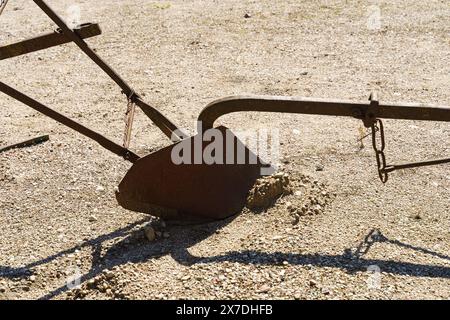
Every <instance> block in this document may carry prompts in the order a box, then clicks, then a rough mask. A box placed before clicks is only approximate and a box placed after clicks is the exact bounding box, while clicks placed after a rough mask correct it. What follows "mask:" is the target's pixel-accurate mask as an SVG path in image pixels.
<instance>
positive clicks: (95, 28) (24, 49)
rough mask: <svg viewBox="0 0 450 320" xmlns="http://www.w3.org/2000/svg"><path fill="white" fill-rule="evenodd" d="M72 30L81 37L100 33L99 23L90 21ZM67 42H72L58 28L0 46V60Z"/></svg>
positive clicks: (84, 37) (89, 36)
mask: <svg viewBox="0 0 450 320" xmlns="http://www.w3.org/2000/svg"><path fill="white" fill-rule="evenodd" d="M74 32H76V33H77V34H78V36H79V37H80V38H82V39H86V38H91V37H95V36H98V35H100V34H101V33H102V31H101V30H100V27H99V25H98V24H92V23H85V24H82V25H80V26H78V27H77V28H75V29H74ZM69 42H72V40H71V39H70V38H68V37H67V35H65V34H63V33H61V31H60V30H57V31H55V32H52V33H48V34H45V35H41V36H38V37H35V38H31V39H27V40H24V41H21V42H17V43H13V44H10V45H7V46H4V47H0V60H4V59H8V58H13V57H17V56H20V55H23V54H27V53H30V52H35V51H39V50H43V49H47V48H50V47H54V46H58V45H61V44H64V43H69Z"/></svg>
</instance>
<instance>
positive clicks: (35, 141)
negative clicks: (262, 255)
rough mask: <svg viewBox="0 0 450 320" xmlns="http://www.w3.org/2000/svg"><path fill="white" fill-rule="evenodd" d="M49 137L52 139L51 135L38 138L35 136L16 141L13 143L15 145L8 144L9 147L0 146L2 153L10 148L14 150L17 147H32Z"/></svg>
mask: <svg viewBox="0 0 450 320" xmlns="http://www.w3.org/2000/svg"><path fill="white" fill-rule="evenodd" d="M49 139H50V137H49V136H48V135H45V136H41V137H37V138H33V139H30V140H27V141H23V142H20V143H16V144H13V145H10V146H7V147H3V148H0V153H2V152H6V151H9V150H12V149H17V148H26V147H31V146H34V145H37V144H40V143H43V142H46V141H48V140H49Z"/></svg>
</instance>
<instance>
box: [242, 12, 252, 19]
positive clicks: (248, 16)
mask: <svg viewBox="0 0 450 320" xmlns="http://www.w3.org/2000/svg"><path fill="white" fill-rule="evenodd" d="M251 17H252V16H251V15H250V14H249V13H246V14H245V15H244V18H245V19H248V18H251Z"/></svg>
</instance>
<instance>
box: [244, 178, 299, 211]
mask: <svg viewBox="0 0 450 320" xmlns="http://www.w3.org/2000/svg"><path fill="white" fill-rule="evenodd" d="M291 193H292V189H291V187H290V182H289V176H288V175H287V174H285V173H278V174H275V175H273V176H268V177H264V178H261V179H258V180H257V181H256V183H255V185H254V186H253V188H252V190H250V192H249V195H248V197H247V205H246V206H247V208H249V209H250V210H261V209H265V208H268V207H270V206H271V205H273V204H274V203H275V201H276V200H277V199H278V198H280V197H281V196H283V195H288V194H291Z"/></svg>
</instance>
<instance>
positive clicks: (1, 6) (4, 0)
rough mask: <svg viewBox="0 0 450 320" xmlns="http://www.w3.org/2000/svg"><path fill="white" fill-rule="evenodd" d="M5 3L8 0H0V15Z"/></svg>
mask: <svg viewBox="0 0 450 320" xmlns="http://www.w3.org/2000/svg"><path fill="white" fill-rule="evenodd" d="M7 3H8V0H0V15H1V14H2V13H3V10H4V9H5V7H6V4H7Z"/></svg>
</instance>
